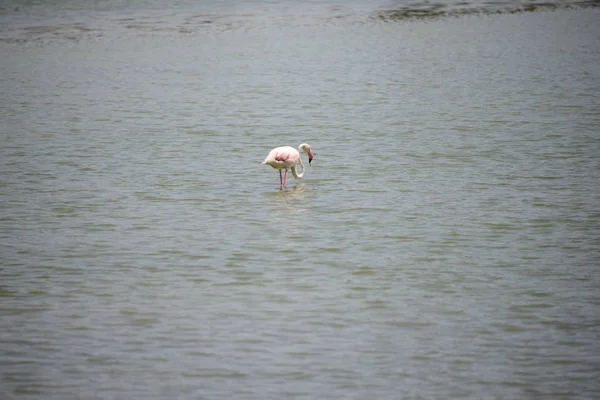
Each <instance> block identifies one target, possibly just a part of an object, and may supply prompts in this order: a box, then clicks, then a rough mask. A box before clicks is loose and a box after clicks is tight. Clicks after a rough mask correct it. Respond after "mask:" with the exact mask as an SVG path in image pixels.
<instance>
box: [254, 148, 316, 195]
mask: <svg viewBox="0 0 600 400" xmlns="http://www.w3.org/2000/svg"><path fill="white" fill-rule="evenodd" d="M300 151H303V152H305V153H306V154H308V164H309V165H310V162H311V161H312V159H313V152H312V150H311V148H310V145H309V144H307V143H302V144H301V145H300V146H298V150H296V149H295V148H293V147H291V146H282V147H276V148H274V149H273V150H271V151H270V152H269V155H268V156H267V158H265V161H263V162H262V164H267V165H270V166H271V167H273V168H275V169H278V170H279V184H280V185H281V186H285V184H286V183H287V176H288V168H289V169H291V170H292V175H294V178H296V179H302V177H303V176H304V164H303V163H302V158H300ZM298 164H300V165H301V166H302V173H300V174H299V173H298V171H297V170H296V166H297V165H298ZM282 169H285V176H284V177H282V176H281V170H282Z"/></svg>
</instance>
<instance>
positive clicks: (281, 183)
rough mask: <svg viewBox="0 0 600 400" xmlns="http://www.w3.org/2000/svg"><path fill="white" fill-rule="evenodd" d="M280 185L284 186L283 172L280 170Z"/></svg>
mask: <svg viewBox="0 0 600 400" xmlns="http://www.w3.org/2000/svg"><path fill="white" fill-rule="evenodd" d="M279 185H281V186H283V185H284V183H283V177H282V176H281V170H279Z"/></svg>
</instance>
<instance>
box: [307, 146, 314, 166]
mask: <svg viewBox="0 0 600 400" xmlns="http://www.w3.org/2000/svg"><path fill="white" fill-rule="evenodd" d="M312 159H313V152H312V151H310V150H309V151H308V164H309V165H310V162H311V161H312Z"/></svg>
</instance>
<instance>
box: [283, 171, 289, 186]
mask: <svg viewBox="0 0 600 400" xmlns="http://www.w3.org/2000/svg"><path fill="white" fill-rule="evenodd" d="M287 174H288V170H287V169H286V170H285V174H284V175H283V186H285V185H286V184H287Z"/></svg>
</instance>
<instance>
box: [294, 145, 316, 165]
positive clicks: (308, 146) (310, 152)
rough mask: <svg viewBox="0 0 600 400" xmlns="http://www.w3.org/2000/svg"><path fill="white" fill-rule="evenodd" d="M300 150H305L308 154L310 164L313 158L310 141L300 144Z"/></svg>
mask: <svg viewBox="0 0 600 400" xmlns="http://www.w3.org/2000/svg"><path fill="white" fill-rule="evenodd" d="M298 150H300V151H303V152H305V153H306V154H308V163H309V164H310V162H311V161H312V159H313V152H312V150H311V148H310V145H309V144H308V143H302V144H301V145H300V146H298Z"/></svg>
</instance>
